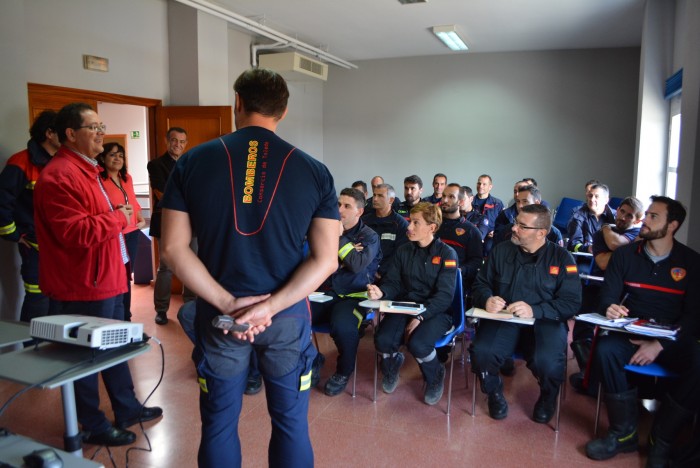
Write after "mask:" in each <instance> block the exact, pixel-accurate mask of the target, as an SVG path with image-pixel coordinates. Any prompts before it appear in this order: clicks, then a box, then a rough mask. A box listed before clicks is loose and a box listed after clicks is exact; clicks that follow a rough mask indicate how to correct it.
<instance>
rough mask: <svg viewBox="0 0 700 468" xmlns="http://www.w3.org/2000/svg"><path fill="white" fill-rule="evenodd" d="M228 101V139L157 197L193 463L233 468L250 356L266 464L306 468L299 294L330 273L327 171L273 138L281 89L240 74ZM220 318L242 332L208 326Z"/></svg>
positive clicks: (307, 384)
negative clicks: (180, 315) (179, 337)
mask: <svg viewBox="0 0 700 468" xmlns="http://www.w3.org/2000/svg"><path fill="white" fill-rule="evenodd" d="M234 91H235V96H236V101H235V105H234V119H235V123H236V129H237V130H236V131H235V132H233V133H230V134H228V135H225V136H223V137H221V138H218V139H215V140H212V141H209V142H207V143H204V144H202V145H199V146H197V147H196V148H194V149H193V150H191V151H190V152H188V153H187V154H186V155H184V156H183V157H182V158H180V160H179V161H178V163H177V165H176V167H175V169H174V170H173V173H172V174H171V177H170V181H169V182H168V187H167V189H166V193H165V197H164V199H163V255H164V257H165V259H166V261H167V262H168V264H169V265H171V266H172V268H173V271H174V273H175V274H176V275H177V276H178V277H179V278H181V279H182V280H183V281H184V282H185V284H187V285H189V287H191V288H192V290H193V291H194V292H195V293H196V294H197V296H198V299H197V312H196V317H195V338H196V353H195V356H196V360H195V367H196V370H197V374H198V379H199V384H200V398H199V405H200V413H201V418H202V434H201V441H200V447H199V455H198V461H199V465H200V466H203V467H223V466H226V467H237V466H241V447H240V440H239V438H238V417H239V414H240V411H241V405H242V401H243V391H244V389H245V386H246V380H247V376H248V368H249V363H250V359H251V354H252V353H255V354H256V356H257V362H258V368H259V370H260V372H261V374H262V375H263V379H264V381H265V388H266V395H267V406H268V411H269V413H270V418H271V422H272V435H271V438H270V446H269V450H268V456H269V460H268V463H269V465H270V466H273V467H287V466H299V467H311V466H313V450H312V447H311V440H310V439H309V428H308V405H309V389H310V388H311V378H312V375H311V367H312V363H313V360H314V358H315V356H316V350H315V349H314V347H313V345H312V344H311V340H310V338H311V320H310V318H311V317H310V316H311V314H310V310H309V306H308V302H307V296H308V295H309V294H310V293H311V292H313V291H314V290H315V289H316V288H317V287H318V286H319V285H320V284H321V283H322V282H323V280H324V279H326V278H327V277H328V276H329V275H330V274H331V273H333V272H334V271H335V270H336V269H337V268H338V260H337V255H338V232H339V230H340V225H339V222H338V205H337V203H338V199H337V197H336V194H335V189H334V186H333V178H332V176H331V174H330V172H329V171H328V169H327V168H326V167H325V166H324V165H323V164H321V163H320V162H318V161H317V160H315V159H313V158H312V157H311V156H309V155H307V154H306V153H304V152H303V151H301V150H299V149H297V148H295V147H293V146H292V145H290V144H289V143H287V142H285V141H284V140H282V139H281V138H280V137H278V136H277V135H276V134H275V131H276V129H277V125H278V124H279V122H280V121H281V120H282V119H283V118H284V116H285V115H286V113H287V101H288V98H289V91H288V89H287V84H286V83H285V81H284V79H283V78H282V77H281V76H280V75H278V74H277V73H275V72H273V71H271V70H266V69H260V68H258V69H251V70H247V71H245V72H243V74H241V75H240V76H239V77H238V79H237V80H236V82H235V84H234ZM222 193H227V194H228V196H222ZM194 235H196V236H197V238H198V240H199V251H198V253H197V254H195V253H194V252H193V251H192V249H190V247H189V243H190V240H191V238H192V237H193V236H194ZM305 238H306V239H307V241H308V245H309V254H308V256H307V257H304V247H303V245H304V240H305ZM220 314H227V315H231V316H233V317H234V318H235V321H236V322H237V323H239V324H248V325H249V328H248V331H247V332H235V333H228V334H226V333H223V332H222V330H218V329H216V328H214V327H213V325H212V319H214V318H215V317H217V316H219V315H220Z"/></svg>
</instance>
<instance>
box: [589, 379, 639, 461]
mask: <svg viewBox="0 0 700 468" xmlns="http://www.w3.org/2000/svg"><path fill="white" fill-rule="evenodd" d="M605 406H606V407H607V409H608V420H609V421H610V427H609V428H608V435H607V436H605V437H603V438H601V439H595V440H592V441H590V442H588V443H587V444H586V455H587V456H588V458H591V459H593V460H607V459H608V458H612V457H614V456H615V455H617V454H618V453H621V452H622V453H627V452H634V451H636V450H638V448H639V438H638V434H637V421H638V420H639V409H638V407H637V389H636V388H635V389H632V390H627V391H626V392H622V393H606V394H605Z"/></svg>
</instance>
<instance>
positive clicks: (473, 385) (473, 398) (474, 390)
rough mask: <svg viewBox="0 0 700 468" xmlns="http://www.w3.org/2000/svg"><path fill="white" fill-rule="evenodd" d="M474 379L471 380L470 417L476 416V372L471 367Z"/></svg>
mask: <svg viewBox="0 0 700 468" xmlns="http://www.w3.org/2000/svg"><path fill="white" fill-rule="evenodd" d="M471 371H472V375H473V376H474V380H472V418H473V417H474V416H476V372H474V369H471Z"/></svg>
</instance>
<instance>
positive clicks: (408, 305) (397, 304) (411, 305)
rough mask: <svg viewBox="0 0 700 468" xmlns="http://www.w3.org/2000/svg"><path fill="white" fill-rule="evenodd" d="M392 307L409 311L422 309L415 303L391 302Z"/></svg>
mask: <svg viewBox="0 0 700 468" xmlns="http://www.w3.org/2000/svg"><path fill="white" fill-rule="evenodd" d="M391 307H405V308H407V309H420V308H421V305H420V304H416V303H415V302H399V301H391Z"/></svg>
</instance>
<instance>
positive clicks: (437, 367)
mask: <svg viewBox="0 0 700 468" xmlns="http://www.w3.org/2000/svg"><path fill="white" fill-rule="evenodd" d="M420 370H421V372H422V373H423V377H424V378H425V394H424V395H423V401H424V402H425V404H426V405H431V406H432V405H434V404H436V403H437V402H439V401H440V399H441V398H442V392H443V391H444V390H445V366H443V365H442V363H441V362H440V361H439V360H438V359H437V357H436V358H434V359H432V360H430V361H424V362H421V363H420Z"/></svg>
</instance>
